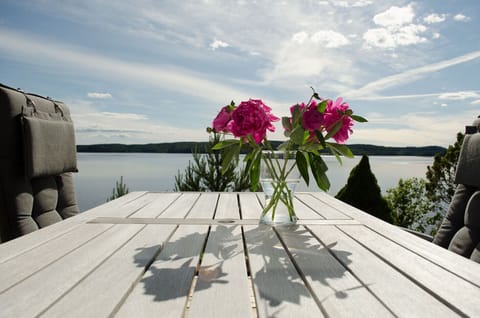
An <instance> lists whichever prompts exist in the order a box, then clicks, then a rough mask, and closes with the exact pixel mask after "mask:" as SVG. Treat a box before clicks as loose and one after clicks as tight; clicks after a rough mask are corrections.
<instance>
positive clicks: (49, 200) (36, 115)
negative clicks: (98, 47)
mask: <svg viewBox="0 0 480 318" xmlns="http://www.w3.org/2000/svg"><path fill="white" fill-rule="evenodd" d="M0 136H1V138H0V149H1V151H0V242H5V241H8V240H10V239H13V238H15V237H18V236H20V235H24V234H27V233H30V232H32V231H35V230H38V229H39V228H42V227H45V226H47V225H49V224H52V223H55V222H58V221H61V220H63V219H65V218H67V217H69V216H72V215H75V214H77V213H79V209H78V205H77V202H76V198H75V191H74V183H73V178H72V174H71V172H74V171H77V168H76V148H75V147H76V146H75V137H74V130H73V123H72V120H71V117H70V112H69V109H68V108H67V106H66V105H65V104H63V103H62V102H59V101H54V100H52V99H49V98H45V97H41V96H38V95H35V94H27V93H24V92H22V91H20V90H16V89H13V88H10V87H8V86H5V85H2V84H0Z"/></svg>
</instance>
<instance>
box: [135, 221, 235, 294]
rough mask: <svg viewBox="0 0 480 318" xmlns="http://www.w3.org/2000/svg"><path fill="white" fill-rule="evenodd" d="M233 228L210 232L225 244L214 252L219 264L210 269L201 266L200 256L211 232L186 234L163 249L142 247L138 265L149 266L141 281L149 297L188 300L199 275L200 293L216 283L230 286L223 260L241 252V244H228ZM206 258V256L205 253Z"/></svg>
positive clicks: (159, 247)
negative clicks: (194, 281)
mask: <svg viewBox="0 0 480 318" xmlns="http://www.w3.org/2000/svg"><path fill="white" fill-rule="evenodd" d="M232 228H233V227H226V226H219V227H217V230H216V231H215V233H212V232H210V234H209V235H217V236H219V237H218V239H219V241H221V242H224V244H222V246H221V247H220V248H219V249H218V250H217V251H216V252H215V253H211V254H212V255H214V256H215V257H216V258H217V259H218V262H217V263H216V264H210V265H208V266H200V267H199V266H198V264H199V261H198V257H199V255H200V254H201V252H202V248H203V247H204V244H205V239H206V237H207V231H205V232H204V233H199V232H194V233H189V234H186V235H183V236H181V237H179V238H178V239H174V240H171V241H169V242H167V243H165V245H164V246H163V248H162V246H160V245H156V246H152V247H146V248H139V249H138V251H139V252H138V253H137V254H136V255H135V256H134V262H135V263H136V264H137V266H139V267H148V270H147V271H146V273H145V275H144V277H143V278H142V279H141V281H140V282H141V283H142V284H143V288H144V292H145V294H147V295H154V296H155V298H154V300H155V301H165V300H170V299H176V298H180V297H187V296H188V295H189V292H190V288H191V287H192V281H193V279H194V276H195V274H198V279H197V283H196V286H195V290H197V291H198V290H204V289H208V288H211V287H212V286H213V285H214V284H226V283H227V282H228V281H227V280H225V279H223V278H224V277H225V276H227V274H226V273H224V272H223V270H222V265H223V261H224V260H225V259H228V258H229V257H231V256H232V255H233V250H234V249H237V250H238V249H241V248H239V244H234V245H232V244H231V243H230V244H229V243H228V242H231V239H232V237H233V235H232V233H231V231H232ZM206 229H207V228H206ZM174 237H175V236H174ZM159 251H160V253H159V254H158V256H157V257H156V259H155V260H154V262H153V263H152V264H151V265H150V266H149V264H148V262H147V260H148V259H150V260H151V259H152V258H153V257H154V256H155V254H156V253H158V252H159ZM203 256H204V257H205V253H204V255H203Z"/></svg>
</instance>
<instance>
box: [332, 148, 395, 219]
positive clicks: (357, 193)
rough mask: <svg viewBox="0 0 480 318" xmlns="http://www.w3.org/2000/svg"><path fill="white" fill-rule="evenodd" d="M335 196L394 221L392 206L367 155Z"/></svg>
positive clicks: (379, 216)
mask: <svg viewBox="0 0 480 318" xmlns="http://www.w3.org/2000/svg"><path fill="white" fill-rule="evenodd" d="M335 197H336V198H337V199H339V200H341V201H343V202H346V203H348V204H350V205H353V206H354V207H356V208H359V209H360V210H363V211H365V212H368V213H369V214H371V215H373V216H375V217H378V218H380V219H382V220H384V221H387V222H391V221H392V216H391V210H390V206H389V205H388V203H387V201H386V200H385V198H383V197H382V193H381V190H380V186H379V185H378V182H377V178H376V177H375V175H374V174H373V172H372V170H371V169H370V162H369V160H368V156H366V155H363V156H362V159H361V160H360V162H359V163H358V165H356V166H355V167H354V168H353V169H352V171H351V172H350V176H349V177H348V181H347V184H346V185H345V186H344V187H343V188H342V189H340V191H339V192H338V193H337V195H336V196H335Z"/></svg>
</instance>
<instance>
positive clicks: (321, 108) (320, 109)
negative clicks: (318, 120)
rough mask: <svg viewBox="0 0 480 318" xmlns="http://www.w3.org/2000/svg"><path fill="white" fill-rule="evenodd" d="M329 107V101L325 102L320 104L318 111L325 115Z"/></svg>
mask: <svg viewBox="0 0 480 318" xmlns="http://www.w3.org/2000/svg"><path fill="white" fill-rule="evenodd" d="M327 105H328V100H324V101H323V102H321V103H320V104H318V106H317V110H318V111H319V112H321V113H322V114H323V113H324V112H325V109H327Z"/></svg>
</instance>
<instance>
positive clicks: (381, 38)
mask: <svg viewBox="0 0 480 318" xmlns="http://www.w3.org/2000/svg"><path fill="white" fill-rule="evenodd" d="M426 29H427V28H426V27H425V26H423V25H420V24H409V25H406V26H403V27H399V28H377V29H370V30H368V31H367V32H365V34H364V35H363V39H364V40H365V44H366V45H367V46H373V47H379V48H383V49H391V48H395V47H397V46H407V45H413V44H418V43H423V42H426V41H427V39H426V38H424V37H422V36H420V35H419V34H420V33H423V32H425V31H426Z"/></svg>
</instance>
